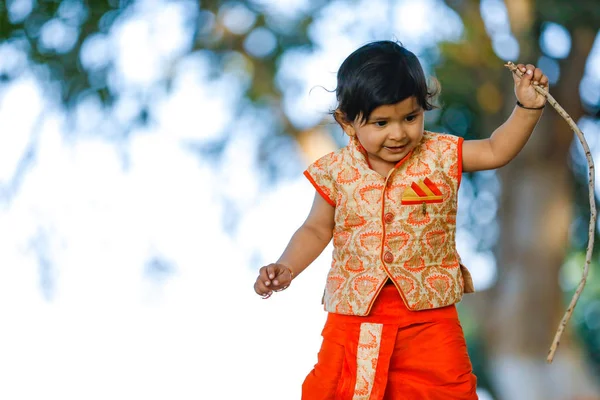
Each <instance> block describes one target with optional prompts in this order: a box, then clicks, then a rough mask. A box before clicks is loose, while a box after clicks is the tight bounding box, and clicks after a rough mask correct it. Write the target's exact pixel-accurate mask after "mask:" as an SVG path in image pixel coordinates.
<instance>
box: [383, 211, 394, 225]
mask: <svg viewBox="0 0 600 400" xmlns="http://www.w3.org/2000/svg"><path fill="white" fill-rule="evenodd" d="M383 219H384V220H385V222H387V223H388V224H389V223H391V222H393V221H394V214H392V213H387V214H385V215H384V216H383Z"/></svg>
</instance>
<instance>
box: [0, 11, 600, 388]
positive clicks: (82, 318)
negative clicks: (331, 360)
mask: <svg viewBox="0 0 600 400" xmlns="http://www.w3.org/2000/svg"><path fill="white" fill-rule="evenodd" d="M599 29H600V3H598V1H597V0H572V1H559V0H537V1H535V0H505V1H502V0H483V1H474V0H446V1H442V0H335V1H323V0H247V1H200V2H197V1H190V0H174V1H167V0H137V1H134V0H104V1H103V0H97V1H96V0H87V1H82V0H63V1H60V0H4V1H0V398H2V399H7V400H13V399H61V400H65V399H106V398H113V399H262V400H266V399H278V400H287V399H298V398H299V395H300V385H301V382H302V380H303V379H304V377H305V375H306V374H307V373H308V372H309V370H310V369H311V368H312V366H313V365H314V363H315V362H316V354H317V352H318V349H319V346H320V341H321V338H320V332H321V328H322V325H323V323H324V320H325V313H324V312H323V310H322V308H321V307H322V306H321V304H320V299H321V294H322V290H323V286H324V283H325V276H326V273H327V269H328V266H329V257H330V254H331V247H328V248H327V249H326V251H325V252H324V253H323V255H322V256H321V257H320V258H319V259H318V260H317V261H316V262H315V263H314V264H313V265H312V266H311V268H309V269H308V270H307V271H306V272H305V273H303V274H302V275H301V276H299V277H298V279H297V280H295V281H294V284H293V285H292V287H291V288H290V289H288V290H287V291H285V292H282V293H278V294H276V295H275V296H273V297H272V298H271V299H269V300H268V301H263V300H261V299H259V298H258V296H256V295H255V294H254V292H253V290H252V285H253V283H254V279H255V277H256V273H257V270H258V268H259V267H260V266H262V265H264V264H266V263H268V262H272V261H274V260H276V259H277V257H278V256H279V254H280V252H281V251H282V250H283V248H284V247H285V245H286V244H287V241H288V239H289V237H290V236H291V234H292V233H293V232H294V231H295V229H297V227H298V226H299V225H300V224H301V223H302V221H303V220H304V218H305V216H306V214H307V212H308V210H309V208H310V204H311V200H312V197H313V195H314V191H313V188H312V186H311V185H310V184H309V183H308V182H306V181H305V179H304V178H303V177H302V171H303V170H304V168H305V167H306V166H307V165H308V164H309V163H310V162H312V161H314V160H315V159H316V158H318V157H320V156H322V155H324V154H326V153H327V152H329V151H333V150H335V149H337V148H339V147H340V146H343V145H345V143H346V139H345V137H344V134H343V133H342V132H341V130H340V129H339V127H337V126H336V125H335V123H334V121H333V120H332V119H331V118H330V116H329V114H328V111H329V110H330V109H331V108H332V107H335V98H334V95H333V93H332V92H331V91H332V90H333V89H334V88H335V74H336V71H337V69H338V67H339V65H340V63H341V62H342V60H343V59H344V58H345V57H346V56H347V55H348V54H349V53H350V52H351V51H353V50H354V49H355V48H357V47H359V46H360V45H362V44H364V43H366V42H368V41H371V40H381V39H392V40H399V41H401V42H402V43H403V44H404V45H405V46H407V47H408V48H409V49H411V50H412V51H413V52H415V53H416V54H417V55H418V56H419V58H420V60H421V62H422V63H423V66H424V68H425V70H426V73H427V74H428V75H430V76H433V77H436V78H437V79H438V80H440V81H441V84H442V95H441V97H440V99H439V102H440V104H441V105H442V107H441V108H440V109H437V110H435V111H431V112H428V113H427V128H428V129H431V130H435V131H441V132H449V133H453V134H456V135H459V136H463V137H465V138H466V139H472V138H480V137H486V136H488V135H489V134H490V133H491V132H492V131H493V129H494V128H495V127H496V126H498V125H499V124H501V123H502V121H503V120H504V119H505V118H506V117H507V116H508V114H509V113H510V111H511V110H512V108H513V107H514V103H515V97H514V94H513V85H512V78H511V76H510V73H509V72H508V70H506V69H505V68H504V67H503V64H504V62H505V61H508V60H511V61H514V62H526V63H533V64H536V65H538V66H540V67H541V68H543V69H544V71H545V72H546V74H547V75H548V76H549V78H550V81H551V85H552V88H551V91H552V93H553V94H554V96H555V97H556V99H557V100H558V102H559V103H560V104H561V105H562V106H563V107H564V108H565V109H566V110H567V112H569V113H570V115H571V116H572V117H573V119H574V120H575V121H576V122H577V123H578V125H579V126H580V127H581V129H582V130H583V131H584V133H585V134H586V137H587V139H588V141H589V143H590V147H591V149H592V152H593V155H594V156H595V157H596V158H597V159H598V156H599V155H600V143H599V140H598V137H599V135H600V120H599V118H600V113H599V110H600V35H599ZM586 173H587V165H586V162H585V157H584V155H583V153H582V150H581V147H580V145H578V143H577V141H576V140H575V141H574V140H573V134H572V132H571V131H570V129H569V127H568V126H567V124H566V123H565V122H564V121H563V120H562V119H561V118H560V116H558V114H557V113H556V112H554V110H553V109H546V110H545V112H544V115H543V117H542V120H541V122H540V124H539V125H538V127H537V129H536V132H535V135H534V137H533V138H532V139H531V141H530V142H529V143H528V145H527V146H526V148H525V150H524V151H523V152H522V153H521V155H519V157H518V158H517V159H515V160H514V161H513V162H512V163H511V164H510V165H508V166H507V167H504V168H502V169H501V170H499V171H495V172H482V173H476V174H468V175H467V174H465V177H464V179H463V183H462V186H461V191H460V198H459V204H460V210H459V213H460V216H459V220H458V224H459V231H458V247H459V251H460V253H461V255H462V258H463V261H464V262H465V264H466V265H467V266H468V267H469V268H470V270H471V271H472V273H473V276H474V279H475V285H476V288H477V289H478V293H476V294H474V295H469V296H467V297H466V298H465V299H464V300H463V302H461V303H460V306H459V308H460V314H461V319H462V322H463V327H464V329H465V333H466V335H467V340H468V344H469V350H470V353H471V357H472V359H473V363H474V367H475V370H476V373H477V375H478V377H479V387H480V388H479V394H480V398H481V399H482V400H489V399H497V400H521V399H523V400H537V399H544V400H550V399H552V400H553V399H557V400H558V399H561V400H562V399H564V400H571V399H573V400H574V399H579V400H581V399H599V398H600V265H598V264H599V258H598V251H596V252H595V253H596V254H595V255H594V260H593V265H592V267H591V273H590V277H589V281H588V283H587V286H586V289H585V291H584V293H583V296H582V297H581V299H580V302H579V304H578V306H577V308H576V310H575V313H574V316H573V319H572V321H571V323H570V325H569V328H568V330H567V333H566V336H565V337H564V339H563V341H562V343H561V346H560V347H559V350H558V353H557V355H556V357H555V361H554V363H553V364H552V365H548V364H546V363H545V358H546V353H547V351H548V348H549V346H550V343H551V340H552V337H553V335H554V332H555V330H556V328H557V326H558V323H559V320H560V317H561V316H562V314H563V312H564V310H565V308H566V303H567V302H568V300H569V299H570V298H571V296H572V294H573V291H574V288H575V286H576V285H577V283H578V282H579V279H580V276H581V270H582V266H583V264H584V258H585V256H584V252H585V247H586V244H587V240H588V236H587V224H588V218H589V205H588V199H587V178H586ZM597 194H598V193H597Z"/></svg>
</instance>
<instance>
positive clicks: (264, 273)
mask: <svg viewBox="0 0 600 400" xmlns="http://www.w3.org/2000/svg"><path fill="white" fill-rule="evenodd" d="M268 269H269V267H268V266H267V267H262V268H261V269H260V273H259V277H260V280H261V281H262V282H263V283H264V284H265V285H267V286H269V285H270V284H271V280H270V279H269V272H268Z"/></svg>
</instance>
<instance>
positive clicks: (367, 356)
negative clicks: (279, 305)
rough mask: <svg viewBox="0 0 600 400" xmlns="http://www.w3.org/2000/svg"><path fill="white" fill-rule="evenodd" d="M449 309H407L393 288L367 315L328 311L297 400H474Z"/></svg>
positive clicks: (385, 290) (464, 353) (465, 356)
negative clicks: (314, 361) (312, 364)
mask: <svg viewBox="0 0 600 400" xmlns="http://www.w3.org/2000/svg"><path fill="white" fill-rule="evenodd" d="M476 386H477V378H476V377H475V375H473V372H472V367H471V361H470V360H469V355H468V354H467V347H466V344H465V339H464V335H463V331H462V327H461V326H460V322H459V320H458V314H457V312H456V307H455V306H449V307H444V308H438V309H433V310H425V311H409V310H408V309H407V308H406V306H405V305H404V302H403V301H402V299H401V298H400V295H399V294H398V290H397V289H396V287H395V286H394V285H386V286H384V288H383V289H382V291H381V293H380V294H379V296H378V298H377V299H376V300H375V304H373V307H372V309H371V313H370V314H369V315H368V316H366V317H357V316H348V315H339V314H333V313H330V314H329V316H328V317H327V322H326V323H325V328H324V329H323V344H322V346H321V350H320V351H319V356H318V362H317V364H316V365H315V367H314V369H313V370H312V371H311V372H310V374H309V375H308V376H307V377H306V380H305V381H304V384H303V385H302V399H303V400H325V399H327V400H367V399H370V400H380V399H384V400H400V399H402V400H452V399H456V400H476V399H477V394H476V392H475V389H476Z"/></svg>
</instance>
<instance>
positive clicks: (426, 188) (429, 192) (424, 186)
mask: <svg viewBox="0 0 600 400" xmlns="http://www.w3.org/2000/svg"><path fill="white" fill-rule="evenodd" d="M418 185H419V188H421V190H422V191H424V192H425V193H427V196H428V197H429V196H435V193H433V192H432V191H431V189H429V186H427V185H426V184H425V182H423V181H419V183H418Z"/></svg>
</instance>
